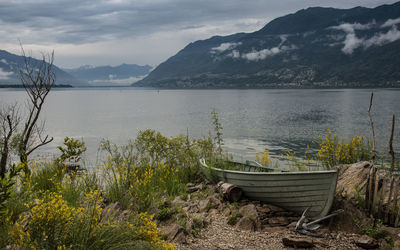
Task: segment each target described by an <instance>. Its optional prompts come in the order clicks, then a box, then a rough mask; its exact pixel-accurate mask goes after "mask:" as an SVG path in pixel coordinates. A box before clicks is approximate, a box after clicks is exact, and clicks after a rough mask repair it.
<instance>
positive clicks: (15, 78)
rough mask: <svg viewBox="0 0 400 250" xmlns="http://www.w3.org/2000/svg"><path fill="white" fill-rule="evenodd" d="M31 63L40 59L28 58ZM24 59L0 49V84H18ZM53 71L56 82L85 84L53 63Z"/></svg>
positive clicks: (36, 62)
mask: <svg viewBox="0 0 400 250" xmlns="http://www.w3.org/2000/svg"><path fill="white" fill-rule="evenodd" d="M30 60H31V62H32V64H34V65H35V64H39V63H41V60H36V59H33V58H30ZM24 63H25V60H24V57H23V56H18V55H15V54H11V53H9V52H7V51H5V50H0V85H1V84H10V85H16V84H20V80H19V70H20V69H21V68H23V67H24V65H25V64H24ZM54 71H55V73H56V84H57V85H61V84H68V85H72V86H84V85H87V83H86V82H84V81H81V80H78V79H76V78H75V77H73V76H72V75H70V74H68V73H67V72H65V71H63V70H61V69H60V68H58V67H57V66H55V65H54Z"/></svg>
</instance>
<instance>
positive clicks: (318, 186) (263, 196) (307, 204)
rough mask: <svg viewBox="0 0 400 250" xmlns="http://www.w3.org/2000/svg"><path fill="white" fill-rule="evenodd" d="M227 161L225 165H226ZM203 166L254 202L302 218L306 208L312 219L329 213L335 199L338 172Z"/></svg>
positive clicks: (202, 161)
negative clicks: (236, 187) (297, 214)
mask: <svg viewBox="0 0 400 250" xmlns="http://www.w3.org/2000/svg"><path fill="white" fill-rule="evenodd" d="M226 163H227V161H225V162H224V165H226ZM200 164H201V165H202V167H203V170H204V172H205V174H206V175H207V177H208V178H211V179H213V180H214V181H224V182H227V183H231V184H234V185H236V186H238V187H239V188H240V189H241V190H242V191H243V194H244V195H245V196H246V197H247V198H248V199H250V200H258V201H263V202H266V203H268V204H272V205H275V206H279V207H281V208H284V209H287V210H289V211H294V212H297V213H299V214H301V213H302V212H303V211H304V210H305V209H306V208H309V209H308V213H307V215H308V216H309V217H311V218H321V217H323V216H325V215H327V214H328V213H329V210H330V208H331V206H332V202H333V199H334V196H335V190H336V182H337V177H338V173H337V171H336V170H326V171H308V172H307V171H304V172H282V171H276V170H273V169H270V168H266V167H263V166H261V165H259V164H257V163H255V162H249V161H247V162H246V163H239V162H228V164H231V167H229V170H227V169H222V168H219V167H217V166H208V165H207V163H206V160H205V159H200Z"/></svg>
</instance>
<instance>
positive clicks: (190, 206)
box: [183, 203, 199, 217]
mask: <svg viewBox="0 0 400 250" xmlns="http://www.w3.org/2000/svg"><path fill="white" fill-rule="evenodd" d="M183 211H184V212H185V214H186V217H190V216H191V214H194V213H198V212H199V206H197V205H196V204H192V203H189V204H188V206H187V207H184V208H183Z"/></svg>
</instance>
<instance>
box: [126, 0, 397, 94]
mask: <svg viewBox="0 0 400 250" xmlns="http://www.w3.org/2000/svg"><path fill="white" fill-rule="evenodd" d="M399 24H400V2H397V3H395V4H392V5H382V6H378V7H376V8H365V7H355V8H352V9H334V8H323V7H312V8H307V9H302V10H299V11H297V12H295V13H292V14H288V15H285V16H282V17H278V18H276V19H274V20H272V21H271V22H269V23H267V24H266V25H265V26H264V27H263V28H261V29H260V30H258V31H255V32H252V33H236V34H232V35H229V36H213V37H211V38H209V39H205V40H199V41H195V42H192V43H190V44H188V45H187V46H185V47H184V48H183V49H182V50H180V51H179V52H178V53H177V54H176V55H174V56H172V57H170V58H169V59H167V60H166V61H165V62H163V63H161V64H160V65H159V66H158V67H156V68H155V69H154V70H153V71H152V72H151V73H150V74H149V75H148V76H147V77H145V78H144V79H143V80H141V81H139V82H137V83H135V84H133V86H151V87H160V88H270V87H300V88H303V87H304V88H308V87H399V86H400V80H399V79H400V66H399V65H400V60H399V59H397V57H396V55H398V54H400V42H399V41H400V31H399V29H398V26H399ZM398 72H399V73H398Z"/></svg>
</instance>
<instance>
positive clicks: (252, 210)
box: [239, 204, 259, 221]
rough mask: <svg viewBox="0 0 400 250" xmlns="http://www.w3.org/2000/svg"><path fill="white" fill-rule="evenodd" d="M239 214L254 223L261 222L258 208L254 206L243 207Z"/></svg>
mask: <svg viewBox="0 0 400 250" xmlns="http://www.w3.org/2000/svg"><path fill="white" fill-rule="evenodd" d="M239 213H240V214H241V215H242V216H243V217H247V218H250V219H251V220H253V221H258V220H259V218H258V213H257V209H256V206H254V205H253V204H248V205H246V206H243V207H241V208H240V209H239Z"/></svg>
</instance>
